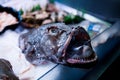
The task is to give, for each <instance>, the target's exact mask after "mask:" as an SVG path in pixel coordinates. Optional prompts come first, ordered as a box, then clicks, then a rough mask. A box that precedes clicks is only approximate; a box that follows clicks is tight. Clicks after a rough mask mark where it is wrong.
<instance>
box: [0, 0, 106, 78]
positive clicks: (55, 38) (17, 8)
mask: <svg viewBox="0 0 120 80" xmlns="http://www.w3.org/2000/svg"><path fill="white" fill-rule="evenodd" d="M51 1H52V0H51ZM13 5H14V6H13ZM3 6H4V7H3ZM3 6H0V44H1V45H0V58H2V59H0V69H1V70H3V74H0V79H1V78H2V79H3V78H5V79H6V80H7V79H8V77H9V75H10V76H11V74H12V76H13V77H15V78H16V79H13V80H18V77H19V79H20V80H38V78H39V77H40V76H42V75H43V74H44V73H46V72H47V71H49V70H50V69H52V68H53V67H54V66H56V65H58V64H60V65H65V67H66V66H67V67H72V68H76V67H77V68H86V67H93V66H94V65H95V64H96V62H97V60H98V56H97V53H95V51H94V46H93V43H91V40H92V38H94V37H95V36H96V35H97V34H98V33H100V32H102V31H103V30H101V31H100V29H101V28H102V26H101V25H99V24H97V23H94V22H91V21H89V20H87V19H85V18H84V17H83V14H82V15H81V14H79V13H76V14H75V13H69V11H65V10H64V9H63V10H62V9H60V8H59V7H58V6H56V5H55V4H54V3H50V2H49V0H29V2H28V1H27V0H11V1H9V3H5V4H4V5H3ZM66 9H67V8H66ZM68 10H70V9H69V8H68ZM71 11H73V10H71ZM83 13H84V12H83ZM98 23H99V22H98ZM16 24H17V25H16ZM18 24H19V25H18ZM101 24H102V23H101ZM8 27H10V29H12V28H15V29H14V30H13V31H12V30H8V29H7V30H6V28H8ZM106 28H108V27H106V25H105V28H104V29H106ZM2 31H5V32H4V33H1V32H2ZM99 31H100V32H99ZM2 53H4V54H2ZM3 59H6V60H8V61H9V62H10V63H11V64H10V63H9V62H8V61H5V60H3ZM4 62H5V64H4ZM6 64H8V65H9V67H7V65H6ZM21 65H22V66H21ZM6 69H8V72H9V71H10V74H7V73H8V72H7V73H6V71H4V70H6ZM12 69H13V70H12ZM13 71H14V72H15V74H14V72H13ZM6 76H8V77H7V78H6ZM16 76H18V77H16ZM3 80H4V79H3ZM10 80H12V79H11V78H10Z"/></svg>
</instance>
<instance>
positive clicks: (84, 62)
mask: <svg viewBox="0 0 120 80" xmlns="http://www.w3.org/2000/svg"><path fill="white" fill-rule="evenodd" d="M92 55H93V56H94V57H93V58H92V59H89V58H90V57H91V56H90V57H88V58H86V60H85V59H83V58H80V59H73V58H67V59H66V62H67V63H68V64H89V63H93V62H96V61H97V60H98V57H97V55H96V54H95V53H94V52H93V53H92Z"/></svg>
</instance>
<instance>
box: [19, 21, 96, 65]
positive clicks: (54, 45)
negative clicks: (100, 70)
mask: <svg viewBox="0 0 120 80" xmlns="http://www.w3.org/2000/svg"><path fill="white" fill-rule="evenodd" d="M19 47H20V48H21V50H22V52H23V53H24V54H25V57H26V59H27V60H28V61H29V62H30V63H32V64H34V65H39V64H43V63H44V61H46V60H50V61H52V62H55V63H60V64H64V65H70V66H81V65H82V64H83V65H84V64H89V63H94V62H96V61H97V55H96V53H94V51H93V49H92V46H91V43H90V37H89V35H88V33H87V32H86V31H85V29H84V28H82V27H79V26H77V27H70V26H68V25H65V24H64V23H52V24H46V25H43V26H41V27H39V28H38V29H34V30H32V31H30V32H28V33H25V34H22V35H21V36H20V37H19Z"/></svg>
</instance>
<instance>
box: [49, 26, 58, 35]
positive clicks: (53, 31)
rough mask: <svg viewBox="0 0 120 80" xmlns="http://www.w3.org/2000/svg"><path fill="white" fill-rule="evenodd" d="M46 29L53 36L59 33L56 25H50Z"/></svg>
mask: <svg viewBox="0 0 120 80" xmlns="http://www.w3.org/2000/svg"><path fill="white" fill-rule="evenodd" d="M48 31H49V34H50V35H53V36H56V35H57V34H59V29H58V28H56V27H51V28H50V29H49V30H48Z"/></svg>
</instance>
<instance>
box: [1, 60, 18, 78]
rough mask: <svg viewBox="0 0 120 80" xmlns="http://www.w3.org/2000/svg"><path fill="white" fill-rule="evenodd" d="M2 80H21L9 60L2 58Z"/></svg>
mask: <svg viewBox="0 0 120 80" xmlns="http://www.w3.org/2000/svg"><path fill="white" fill-rule="evenodd" d="M0 80H19V78H18V77H17V76H16V75H15V74H14V71H13V70H12V65H11V63H10V62H9V61H8V60H5V59H1V58H0Z"/></svg>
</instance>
